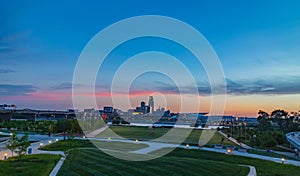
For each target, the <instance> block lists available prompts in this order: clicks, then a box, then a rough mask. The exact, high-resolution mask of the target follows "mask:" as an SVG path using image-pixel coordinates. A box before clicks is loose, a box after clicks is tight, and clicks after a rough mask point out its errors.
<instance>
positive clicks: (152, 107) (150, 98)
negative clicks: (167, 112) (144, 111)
mask: <svg viewBox="0 0 300 176" xmlns="http://www.w3.org/2000/svg"><path fill="white" fill-rule="evenodd" d="M148 106H150V113H153V111H154V100H153V96H149V101H148Z"/></svg>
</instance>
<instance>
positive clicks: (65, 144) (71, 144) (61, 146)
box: [41, 140, 148, 151]
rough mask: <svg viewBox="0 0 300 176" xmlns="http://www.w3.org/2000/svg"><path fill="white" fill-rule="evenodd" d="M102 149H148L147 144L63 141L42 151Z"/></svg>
mask: <svg viewBox="0 0 300 176" xmlns="http://www.w3.org/2000/svg"><path fill="white" fill-rule="evenodd" d="M94 144H96V146H97V147H100V148H102V149H110V150H117V151H131V150H138V149H142V148H146V147H148V145H146V144H134V143H125V142H108V141H93V143H92V142H91V141H89V140H61V141H58V142H55V143H53V144H51V145H46V146H44V147H42V148H41V150H49V151H67V150H69V149H73V148H95V147H96V146H95V145H94Z"/></svg>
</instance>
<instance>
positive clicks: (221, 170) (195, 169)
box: [58, 149, 300, 176]
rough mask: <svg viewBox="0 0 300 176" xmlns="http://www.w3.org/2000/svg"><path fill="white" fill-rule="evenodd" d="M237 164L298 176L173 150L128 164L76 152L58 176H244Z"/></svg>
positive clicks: (268, 165) (275, 167) (290, 170)
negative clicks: (147, 159)
mask: <svg viewBox="0 0 300 176" xmlns="http://www.w3.org/2000/svg"><path fill="white" fill-rule="evenodd" d="M162 150H164V149H162ZM159 152H160V151H158V152H157V153H159ZM152 154H153V153H152ZM239 164H244V165H252V166H255V168H256V170H257V174H258V176H299V172H300V167H296V166H293V165H286V164H279V163H274V162H270V161H264V160H259V159H253V158H247V157H242V156H235V155H226V154H222V153H215V152H208V151H202V150H186V149H176V150H174V151H173V152H171V153H169V154H168V155H166V156H163V157H161V158H157V159H154V160H150V161H140V162H132V161H124V160H120V159H117V158H114V157H112V156H109V155H107V154H104V153H102V152H101V151H99V150H90V149H88V150H85V149H77V150H72V151H71V152H70V154H69V156H68V157H67V159H66V161H65V163H64V165H63V166H62V168H61V170H60V172H59V174H58V175H59V176H65V175H77V176H79V175H125V176H126V175H199V176H202V175H203V176H204V175H212V176H217V175H220V176H227V175H239V176H242V175H247V174H248V172H249V169H248V168H247V167H241V166H239Z"/></svg>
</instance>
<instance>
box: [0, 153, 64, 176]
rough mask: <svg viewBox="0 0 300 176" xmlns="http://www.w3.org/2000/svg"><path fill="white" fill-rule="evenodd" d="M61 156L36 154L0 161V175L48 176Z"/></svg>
mask: <svg viewBox="0 0 300 176" xmlns="http://www.w3.org/2000/svg"><path fill="white" fill-rule="evenodd" d="M60 157H61V156H59V155H50V154H37V155H26V156H23V158H22V160H21V161H19V160H17V159H15V160H13V161H12V160H6V161H0V175H1V176H2V175H7V176H8V175H9V176H17V175H18V176H34V175H38V176H48V175H49V174H50V172H51V170H52V169H53V168H54V166H55V165H56V163H57V162H58V160H59V159H60Z"/></svg>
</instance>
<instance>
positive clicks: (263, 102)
mask: <svg viewBox="0 0 300 176" xmlns="http://www.w3.org/2000/svg"><path fill="white" fill-rule="evenodd" d="M151 95H154V101H155V104H156V105H155V109H157V108H158V107H159V106H160V107H162V106H164V107H166V109H170V110H171V111H172V112H180V107H181V101H180V95H179V94H175V93H174V92H155V91H131V92H130V94H129V99H130V104H131V106H132V107H133V108H135V107H136V106H139V105H140V101H145V102H146V103H147V102H148V97H149V96H151ZM76 96H82V97H85V98H88V97H92V94H80V95H76ZM127 96H128V95H127V94H125V93H113V97H114V98H116V99H117V100H118V98H125V97H127ZM182 96H184V97H185V98H187V97H189V96H190V97H193V96H191V95H182ZM95 97H96V100H97V104H98V105H99V107H102V106H105V105H112V101H111V98H112V96H111V92H97V93H96V94H95ZM155 97H156V99H155ZM198 98H199V100H200V107H199V112H209V110H210V106H211V105H210V103H211V97H210V96H199V97H198ZM1 99H2V101H3V100H4V101H11V102H13V103H16V102H18V101H23V102H28V104H29V106H30V101H32V102H35V104H43V102H47V101H49V102H52V103H55V102H59V104H60V105H62V104H63V103H65V104H68V105H70V104H72V93H70V92H58V91H45V92H32V93H28V94H26V95H21V96H5V97H1ZM299 100H300V94H291V95H228V96H227V101H226V105H225V112H224V115H233V116H235V115H238V116H247V117H257V112H258V111H259V110H264V111H266V112H268V113H270V112H272V111H273V110H274V109H284V110H286V111H288V112H294V111H297V112H298V111H299V110H300V104H299ZM117 108H121V109H122V107H117ZM60 109H63V107H62V108H60ZM122 110H124V109H122Z"/></svg>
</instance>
